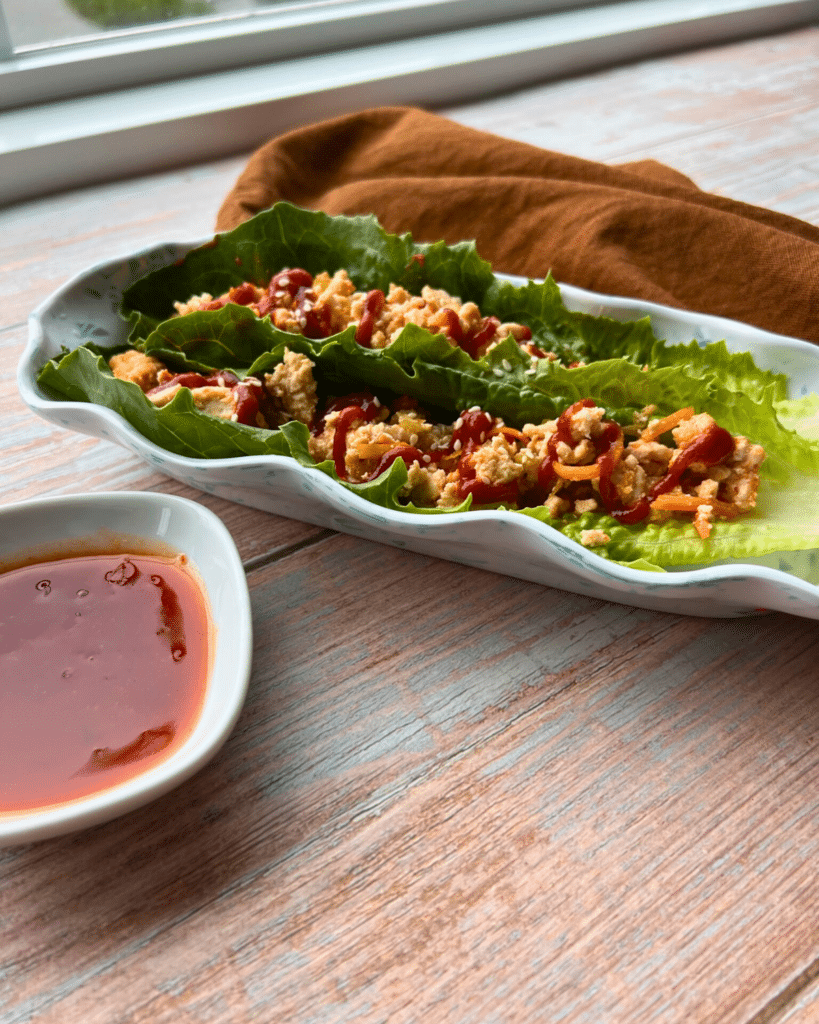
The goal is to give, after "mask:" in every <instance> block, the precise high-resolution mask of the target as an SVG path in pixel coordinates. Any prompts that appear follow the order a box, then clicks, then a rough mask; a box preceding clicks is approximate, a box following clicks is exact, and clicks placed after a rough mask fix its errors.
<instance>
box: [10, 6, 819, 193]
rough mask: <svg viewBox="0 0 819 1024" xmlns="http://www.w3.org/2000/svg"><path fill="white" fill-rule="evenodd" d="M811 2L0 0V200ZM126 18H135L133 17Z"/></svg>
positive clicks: (448, 99) (670, 42)
mask: <svg viewBox="0 0 819 1024" xmlns="http://www.w3.org/2000/svg"><path fill="white" fill-rule="evenodd" d="M817 6H818V5H817V0H686V2H685V3H680V0H313V2H306V0H302V2H293V0H290V2H287V0H0V203H3V202H9V201H12V200H14V199H19V198H22V197H23V196H25V195H34V194H37V193H38V192H41V191H44V190H53V189H56V188H60V187H69V186H71V185H74V184H77V183H80V182H83V181H88V180H92V179H94V178H97V179H99V178H100V177H107V176H114V175H117V174H126V173H139V172H140V171H143V170H150V169H152V168H154V167H160V166H163V165H168V164H171V163H176V164H179V163H182V162H193V161H195V160H201V159H205V158H208V157H213V156H218V155H223V154H227V153H231V152H240V151H242V150H247V149H250V148H252V147H254V146H255V145H257V144H258V143H259V142H261V141H263V140H264V139H266V138H269V137H270V136H271V135H273V134H275V133H276V132H279V131H283V130H286V129H287V128H290V127H294V126H295V125H298V124H303V123H306V122H308V121H311V120H317V119H319V118H321V117H325V116H332V115H334V114H339V113H342V112H345V111H349V110H352V109H356V108H359V107H363V106H374V105H379V104H391V103H399V104H401V103H414V104H420V105H427V106H435V105H443V104H446V105H451V104H453V103H457V102H461V101H465V100H468V99H472V98H475V97H476V96H480V95H486V94H488V93H492V92H499V91H501V90H503V89H511V88H516V87H520V86H523V85H526V84H530V83H534V82H537V81H544V80H546V79H549V78H555V77H560V76H563V75H568V74H577V73H582V72H586V71H589V70H592V69H594V68H596V67H600V66H604V65H611V64H614V63H618V62H622V61H626V60H633V59H637V58H640V57H644V56H649V55H651V54H652V53H659V52H667V51H669V50H673V49H682V48H685V47H691V46H698V45H705V44H708V43H711V42H715V41H719V40H722V39H730V38H737V37H739V36H742V35H751V34H758V33H765V32H772V31H777V30H784V29H787V28H791V27H793V26H795V25H799V24H806V23H808V22H810V21H814V20H816V17H817ZM137 18H141V19H147V20H145V21H143V23H141V24H134V23H133V22H135V20H136V19H137ZM157 18H159V19H165V20H156V19H157ZM123 19H125V21H127V24H126V23H124V21H123ZM151 19H153V20H151ZM77 33H80V34H77ZM82 33H84V34H82ZM43 37H46V38H43Z"/></svg>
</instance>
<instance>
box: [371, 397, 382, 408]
mask: <svg viewBox="0 0 819 1024" xmlns="http://www.w3.org/2000/svg"><path fill="white" fill-rule="evenodd" d="M373 405H374V406H375V407H376V409H380V408H381V402H380V401H379V400H378V399H377V398H374V399H373Z"/></svg>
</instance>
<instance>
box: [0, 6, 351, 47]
mask: <svg viewBox="0 0 819 1024" xmlns="http://www.w3.org/2000/svg"><path fill="white" fill-rule="evenodd" d="M0 6H2V9H3V12H4V13H5V17H6V23H7V25H8V31H9V35H10V37H11V45H12V46H13V47H14V49H16V50H17V49H21V48H28V47H32V46H43V45H48V44H49V43H66V42H70V41H72V40H75V39H83V40H87V39H88V38H89V37H96V36H104V35H106V34H108V33H111V32H121V31H122V30H123V29H133V28H139V27H147V26H151V25H159V24H168V23H169V22H175V21H180V20H184V21H188V20H190V19H201V18H209V19H210V18H214V17H217V18H218V17H220V16H234V17H235V16H236V15H241V14H253V13H258V12H261V11H264V10H269V9H271V8H276V7H278V8H279V9H282V8H292V7H293V6H294V5H293V3H292V0H291V2H290V3H287V2H283V0H0ZM333 6H336V5H333Z"/></svg>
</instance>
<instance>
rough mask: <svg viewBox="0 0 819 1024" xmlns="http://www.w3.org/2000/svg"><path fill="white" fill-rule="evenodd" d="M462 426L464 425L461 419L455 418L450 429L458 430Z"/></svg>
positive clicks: (460, 417)
mask: <svg viewBox="0 0 819 1024" xmlns="http://www.w3.org/2000/svg"><path fill="white" fill-rule="evenodd" d="M463 425H464V421H463V417H462V416H459V417H458V418H457V420H455V422H454V423H453V424H452V429H453V430H460V429H461V427H462V426H463Z"/></svg>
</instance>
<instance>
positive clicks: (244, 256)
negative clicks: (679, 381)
mask: <svg viewBox="0 0 819 1024" xmlns="http://www.w3.org/2000/svg"><path fill="white" fill-rule="evenodd" d="M285 267H301V268H303V269H304V270H307V271H308V272H309V273H310V274H313V275H315V274H318V273H319V272H320V271H327V272H328V273H331V274H332V273H334V272H335V271H336V270H341V269H344V270H346V271H347V273H348V274H349V275H350V277H351V279H352V280H353V282H354V283H355V285H356V287H357V288H359V289H362V290H370V289H373V288H380V289H381V290H382V291H386V290H387V289H388V287H389V285H390V284H391V283H392V284H396V285H401V286H403V287H405V288H406V289H407V290H408V291H410V292H413V293H418V292H420V290H421V288H422V287H423V286H424V285H430V286H431V287H433V288H443V289H445V290H446V291H447V292H449V294H450V295H456V296H458V297H459V298H460V299H461V300H462V301H464V302H470V301H471V302H476V303H477V304H478V305H479V306H480V308H481V310H482V312H483V313H484V314H485V315H487V316H488V315H492V316H497V317H498V318H499V319H500V320H502V321H504V322H510V321H515V320H516V319H517V318H518V317H520V319H521V320H522V322H523V323H525V324H527V325H528V326H529V327H530V328H531V330H532V339H533V341H534V342H535V344H537V345H539V346H540V347H541V348H543V349H544V351H554V352H555V353H556V354H557V355H558V356H559V357H560V358H561V359H562V360H563V361H565V362H574V361H576V360H578V359H581V358H582V357H583V354H584V340H583V337H582V334H581V333H580V332H579V330H578V327H577V326H573V325H574V322H575V319H576V318H577V317H578V316H579V315H578V314H573V313H569V311H568V310H567V309H566V308H565V306H564V305H563V302H562V299H561V298H560V291H559V289H558V287H557V285H556V284H555V282H554V281H553V280H552V279H551V278H548V279H547V280H546V281H545V282H543V283H542V284H535V283H532V282H530V283H529V284H528V285H526V286H524V287H523V288H517V287H514V286H512V285H511V284H509V283H508V282H499V281H498V280H497V279H496V278H495V276H494V274H493V273H492V268H491V267H490V265H489V264H488V263H487V262H486V261H485V260H483V259H481V257H480V256H479V255H478V253H477V251H476V249H475V245H474V242H460V243H458V244H457V245H446V244H445V243H444V242H434V243H417V242H414V241H413V240H412V236H411V235H410V234H405V235H392V234H389V233H388V232H386V231H384V229H383V228H382V227H381V226H380V225H379V223H378V221H377V220H376V219H375V218H374V217H372V216H369V217H330V216H328V215H327V214H325V213H321V212H317V211H313V210H302V209H300V208H299V207H296V206H292V205H291V204H289V203H277V204H276V205H275V206H273V207H272V208H271V209H269V210H265V211H263V212H262V213H259V214H257V215H256V216H255V217H253V218H252V219H251V220H249V221H246V222H245V223H244V224H241V225H240V226H239V227H237V228H234V229H233V230H232V231H228V232H224V233H222V234H219V235H216V236H215V237H214V239H213V240H212V241H210V242H208V243H206V244H205V245H202V246H198V247H197V248H195V249H192V250H191V251H190V252H189V253H188V254H187V255H186V256H185V257H184V258H183V259H181V260H179V261H178V262H176V263H174V264H172V265H170V266H167V267H161V268H160V269H158V270H155V271H152V272H151V273H149V274H147V275H146V276H145V277H143V278H140V279H139V280H138V281H136V282H135V283H134V284H132V285H131V286H130V287H129V288H127V289H126V291H125V292H124V295H123V302H122V314H123V316H124V317H125V318H126V319H128V320H129V322H130V325H131V333H130V338H129V340H130V342H131V343H132V344H137V343H140V342H144V341H145V339H148V338H149V337H150V336H151V335H152V334H153V332H155V331H156V330H157V329H158V328H160V326H161V327H162V332H161V333H162V334H163V335H164V339H165V342H166V343H167V344H168V345H169V347H170V348H174V347H175V345H176V344H179V343H180V342H181V343H183V344H187V339H186V338H184V337H180V336H179V335H178V334H177V333H176V331H175V328H174V327H172V326H169V325H168V324H167V321H169V320H171V318H173V317H174V302H177V301H184V300H187V299H188V298H190V297H191V296H192V295H200V294H202V293H203V292H208V293H209V294H211V295H219V294H221V293H222V292H224V291H226V290H227V289H228V288H231V287H234V286H235V285H238V284H241V283H242V282H243V281H252V282H253V283H254V284H257V285H266V284H267V283H268V282H269V280H270V278H271V277H272V276H273V274H275V273H277V272H278V271H280V270H282V269H283V268H285ZM252 315H253V314H252V313H250V312H249V311H247V310H245V316H243V315H242V314H240V313H237V312H236V307H235V306H234V305H228V306H225V307H223V308H222V309H220V310H213V311H207V312H202V313H199V314H195V316H197V317H198V318H199V320H198V323H197V325H196V327H197V330H201V329H204V326H203V325H206V324H207V323H208V322H212V323H213V327H212V328H211V329H210V334H211V342H213V341H215V339H216V338H217V337H218V339H219V344H220V345H221V348H222V351H221V352H220V351H218V348H217V346H214V348H213V351H212V353H211V355H212V361H211V362H210V365H212V366H214V367H217V366H218V367H222V368H224V367H226V366H228V365H241V364H237V362H236V360H235V354H237V353H239V352H242V353H244V354H245V358H246V356H247V349H248V346H252V345H256V348H255V349H254V350H253V357H254V358H255V356H257V355H261V354H262V353H263V352H265V351H267V350H269V349H270V348H272V347H273V345H274V344H275V342H272V341H270V340H268V341H265V335H267V336H268V338H269V336H270V334H272V332H273V330H274V329H273V327H272V326H271V325H270V321H269V319H268V318H265V319H264V320H263V321H261V323H260V324H259V325H258V329H250V328H248V326H247V325H248V321H247V319H246V317H247V316H252ZM185 319H186V320H187V319H190V317H185ZM581 319H582V318H581ZM177 322H178V321H177ZM579 322H580V321H578V323H579ZM234 335H236V336H237V337H235V338H234V337H233V336H234ZM171 339H173V341H172V340H171ZM150 345H151V346H152V348H153V349H155V350H157V351H158V350H160V349H161V348H163V346H162V345H161V344H160V339H159V338H151V340H150ZM140 347H141V346H140ZM467 358H468V357H467ZM204 359H205V357H204V354H203V360H204ZM220 360H227V361H220ZM205 361H206V360H205ZM247 361H248V362H249V361H252V360H247Z"/></svg>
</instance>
